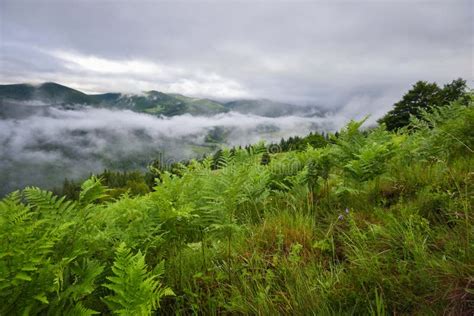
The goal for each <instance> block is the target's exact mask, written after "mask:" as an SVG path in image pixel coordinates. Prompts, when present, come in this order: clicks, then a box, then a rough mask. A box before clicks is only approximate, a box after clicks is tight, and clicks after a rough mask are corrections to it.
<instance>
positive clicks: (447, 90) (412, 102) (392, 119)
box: [379, 78, 466, 131]
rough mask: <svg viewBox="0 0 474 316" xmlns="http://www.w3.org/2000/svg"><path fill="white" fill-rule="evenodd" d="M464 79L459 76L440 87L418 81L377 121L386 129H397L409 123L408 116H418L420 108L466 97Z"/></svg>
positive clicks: (428, 108) (429, 108)
mask: <svg viewBox="0 0 474 316" xmlns="http://www.w3.org/2000/svg"><path fill="white" fill-rule="evenodd" d="M465 96H466V81H465V80H463V79H461V78H459V79H456V80H453V81H452V82H451V83H448V84H446V85H444V86H443V88H440V87H439V86H438V85H437V84H436V83H428V82H426V81H418V82H417V83H415V84H414V85H413V87H412V88H411V89H410V90H409V91H408V92H407V93H406V94H405V95H404V96H403V97H402V99H401V100H400V101H398V102H397V103H395V104H394V107H393V109H392V110H391V111H389V112H388V113H387V114H386V115H385V116H384V117H382V118H381V119H380V120H379V123H384V124H385V125H386V127H387V130H389V131H392V130H397V129H399V128H402V127H405V126H407V125H408V124H409V123H410V116H411V115H413V116H415V117H417V118H420V116H421V112H422V110H427V111H431V109H432V108H434V107H438V106H443V105H447V104H449V103H451V102H453V101H456V100H458V99H459V98H463V99H466V97H465Z"/></svg>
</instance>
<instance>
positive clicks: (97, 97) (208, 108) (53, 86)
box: [0, 82, 322, 117]
mask: <svg viewBox="0 0 474 316" xmlns="http://www.w3.org/2000/svg"><path fill="white" fill-rule="evenodd" d="M18 102H21V103H22V104H24V103H25V102H26V103H27V104H35V105H54V106H63V107H64V106H66V107H68V108H72V109H74V108H75V107H77V106H79V105H89V106H94V107H103V108H111V109H128V110H132V111H136V112H143V113H148V114H153V115H164V116H176V115H182V114H191V115H205V116H207V115H214V114H218V113H226V112H229V111H235V112H238V113H242V114H253V115H259V116H264V117H281V116H286V115H303V116H321V115H322V112H321V111H320V109H318V108H317V107H314V106H306V107H304V106H295V105H293V104H288V103H281V102H274V101H270V100H235V101H231V102H218V101H214V100H210V99H199V98H192V97H188V96H184V95H181V94H174V93H163V92H159V91H155V90H151V91H145V92H143V93H141V94H123V93H103V94H85V93H83V92H81V91H78V90H74V89H72V88H69V87H66V86H63V85H60V84H57V83H53V82H47V83H43V84H41V85H37V86H34V85H29V84H11V85H0V111H2V108H5V107H7V106H10V105H12V104H18ZM4 111H6V110H4Z"/></svg>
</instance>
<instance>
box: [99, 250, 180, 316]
mask: <svg viewBox="0 0 474 316" xmlns="http://www.w3.org/2000/svg"><path fill="white" fill-rule="evenodd" d="M112 271H113V273H114V276H110V277H107V279H108V280H109V281H110V282H109V283H107V284H104V286H105V287H106V288H108V289H110V290H112V291H113V292H114V294H113V295H110V296H107V297H106V298H105V299H104V300H105V302H106V303H107V305H108V306H109V308H110V309H111V311H112V312H113V313H114V314H118V315H151V313H152V311H154V310H156V309H157V308H158V307H159V306H160V299H161V298H162V297H163V296H166V295H172V294H173V292H172V291H171V289H169V288H166V287H162V286H161V284H160V283H159V281H157V280H156V279H157V278H158V277H160V276H161V274H163V272H164V271H163V268H162V266H160V267H159V268H157V269H155V271H154V272H155V273H157V274H155V275H152V274H151V273H150V272H148V271H147V266H146V264H145V257H144V256H143V255H142V254H141V252H140V251H138V252H137V253H136V254H135V255H133V254H131V252H130V249H128V248H127V247H126V245H125V244H124V243H122V244H120V246H119V247H118V249H117V251H116V256H115V261H114V265H113V267H112Z"/></svg>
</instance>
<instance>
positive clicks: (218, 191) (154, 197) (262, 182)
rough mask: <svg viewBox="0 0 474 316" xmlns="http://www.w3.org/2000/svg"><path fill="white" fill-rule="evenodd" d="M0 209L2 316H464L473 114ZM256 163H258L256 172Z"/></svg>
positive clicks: (253, 152)
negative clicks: (137, 191) (127, 187)
mask: <svg viewBox="0 0 474 316" xmlns="http://www.w3.org/2000/svg"><path fill="white" fill-rule="evenodd" d="M362 123H363V122H350V123H349V124H348V125H347V126H346V127H345V128H343V129H342V130H341V131H340V132H339V133H338V136H337V137H336V136H332V137H331V138H330V143H329V144H328V145H327V146H324V147H322V148H313V147H311V146H308V147H307V148H306V149H304V150H301V151H289V152H274V151H272V152H267V148H266V147H265V146H263V145H262V146H253V147H252V148H250V149H249V150H245V149H240V150H239V149H237V150H235V151H234V152H233V154H231V153H230V151H228V150H224V151H223V152H222V154H221V155H220V157H219V161H218V165H217V168H216V167H213V166H212V163H213V161H212V158H211V157H209V158H207V159H205V160H203V161H201V162H197V161H192V162H191V163H189V164H188V165H187V166H181V167H179V168H178V169H177V170H175V171H174V173H173V174H171V173H169V172H161V173H159V174H158V175H157V176H158V181H157V182H156V185H155V187H154V191H153V192H151V193H147V194H145V195H142V196H137V197H131V196H129V195H127V194H124V195H122V196H120V197H118V198H114V199H111V198H110V197H109V196H108V189H107V188H106V187H104V186H103V185H102V184H101V180H100V179H97V178H95V177H92V178H91V179H89V180H87V181H86V182H84V183H83V185H82V190H81V192H80V194H79V198H78V200H77V201H68V200H65V199H64V198H59V197H56V196H54V195H52V194H51V193H49V192H46V191H43V190H40V189H37V188H26V189H25V190H23V191H17V192H14V193H11V194H10V195H9V196H8V197H7V198H5V199H3V200H2V201H1V202H0V240H1V241H2V242H1V243H0V256H1V259H0V301H2V304H0V314H1V315H14V314H24V313H26V314H32V315H34V314H39V313H42V314H67V315H70V314H81V315H92V314H94V313H104V314H109V313H114V314H123V315H149V314H152V313H155V312H157V313H160V314H170V315H171V314H193V313H199V314H218V313H219V314H225V313H227V314H264V315H275V314H290V315H305V314H313V313H316V314H321V315H341V314H342V315H345V314H348V315H349V314H350V315H352V314H357V315H370V314H371V315H385V314H387V313H389V314H397V315H400V314H406V315H408V314H409V315H413V314H415V315H440V314H447V315H472V313H473V312H474V305H473V300H474V282H473V279H472V276H473V275H474V267H473V265H472V263H473V262H474V244H473V219H474V218H473V216H474V214H473V210H472V202H473V201H472V198H473V196H474V195H473V194H472V193H473V180H474V179H473V169H472V166H473V165H474V156H473V148H474V129H473V128H472V127H473V126H474V108H473V107H472V98H471V100H470V103H469V105H468V106H465V105H462V104H459V103H456V102H455V103H453V104H451V105H449V106H444V107H440V108H436V109H433V110H432V111H431V113H427V112H426V111H425V112H423V111H421V112H420V113H419V118H418V119H416V118H413V119H412V121H411V123H410V124H409V125H408V126H406V127H403V128H401V129H399V130H398V131H397V132H389V131H387V130H386V129H385V127H384V126H383V125H381V126H379V127H377V128H375V129H372V130H369V131H361V130H360V127H361V125H362ZM264 158H265V159H264Z"/></svg>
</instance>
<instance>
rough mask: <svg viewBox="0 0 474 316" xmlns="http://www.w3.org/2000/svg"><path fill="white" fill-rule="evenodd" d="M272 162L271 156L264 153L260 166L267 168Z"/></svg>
mask: <svg viewBox="0 0 474 316" xmlns="http://www.w3.org/2000/svg"><path fill="white" fill-rule="evenodd" d="M270 161H271V158H270V154H269V153H268V152H264V153H263V155H262V159H261V160H260V164H261V165H262V166H266V165H268V164H269V163H270Z"/></svg>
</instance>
